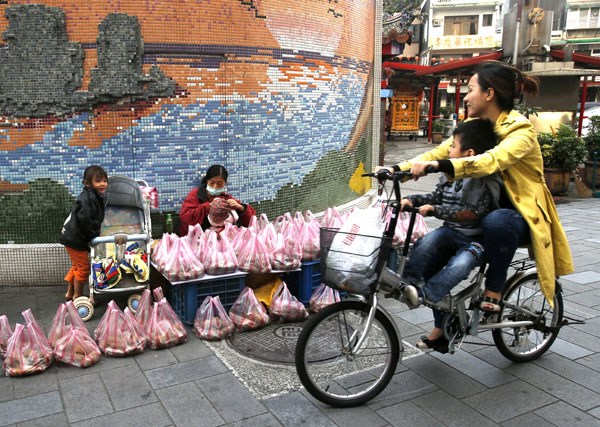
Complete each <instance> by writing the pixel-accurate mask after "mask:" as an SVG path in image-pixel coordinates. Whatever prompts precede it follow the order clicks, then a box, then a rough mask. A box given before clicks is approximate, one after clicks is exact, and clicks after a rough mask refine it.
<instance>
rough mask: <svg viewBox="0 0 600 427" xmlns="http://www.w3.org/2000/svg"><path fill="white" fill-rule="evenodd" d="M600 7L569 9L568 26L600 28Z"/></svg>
mask: <svg viewBox="0 0 600 427" xmlns="http://www.w3.org/2000/svg"><path fill="white" fill-rule="evenodd" d="M599 12H600V8H597V7H591V8H580V9H569V10H568V11H567V28H598V27H600V19H599V16H598V15H599Z"/></svg>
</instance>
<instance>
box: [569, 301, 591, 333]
mask: <svg viewBox="0 0 600 427" xmlns="http://www.w3.org/2000/svg"><path fill="white" fill-rule="evenodd" d="M563 316H566V317H571V318H573V319H576V320H583V321H585V322H586V323H587V321H588V320H591V319H593V318H596V317H598V316H600V311H598V310H596V309H595V308H592V307H586V306H585V305H581V304H578V303H576V302H575V301H569V300H566V301H565V307H564V313H563ZM569 326H570V327H573V328H576V327H580V326H581V325H578V324H575V323H573V324H571V325H569Z"/></svg>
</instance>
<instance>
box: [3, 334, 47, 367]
mask: <svg viewBox="0 0 600 427" xmlns="http://www.w3.org/2000/svg"><path fill="white" fill-rule="evenodd" d="M42 338H43V339H42ZM43 341H46V339H45V337H43V336H40V335H39V332H38V331H36V330H35V328H30V327H29V326H23V325H22V324H20V323H17V324H16V326H15V331H14V332H13V334H12V335H11V337H10V339H9V340H8V343H7V346H6V357H5V359H4V365H3V366H4V372H5V373H6V375H8V376H9V377H17V376H21V375H31V374H36V373H39V372H43V371H45V370H46V369H48V367H49V366H50V365H51V364H52V352H50V353H48V352H47V351H46V348H45V346H49V345H48V342H47V341H46V342H45V343H44V342H43Z"/></svg>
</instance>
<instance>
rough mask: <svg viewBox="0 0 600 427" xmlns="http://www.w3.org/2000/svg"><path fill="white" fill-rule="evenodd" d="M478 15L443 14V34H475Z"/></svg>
mask: <svg viewBox="0 0 600 427" xmlns="http://www.w3.org/2000/svg"><path fill="white" fill-rule="evenodd" d="M477 21H479V16H478V15H470V16H445V17H444V35H445V36H474V35H476V34H477Z"/></svg>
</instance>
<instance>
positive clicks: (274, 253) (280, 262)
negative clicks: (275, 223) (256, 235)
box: [269, 234, 302, 271]
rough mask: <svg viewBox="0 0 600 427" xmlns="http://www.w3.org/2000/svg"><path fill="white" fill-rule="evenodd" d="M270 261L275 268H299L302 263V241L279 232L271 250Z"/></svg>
mask: <svg viewBox="0 0 600 427" xmlns="http://www.w3.org/2000/svg"><path fill="white" fill-rule="evenodd" d="M269 261H270V262H271V268H272V269H273V270H283V271H289V270H297V269H298V268H300V265H301V264H302V245H301V243H300V242H298V241H297V240H294V239H292V238H291V237H283V235H281V234H278V235H277V240H276V241H275V244H274V246H273V247H272V248H271V249H270V250H269Z"/></svg>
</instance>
